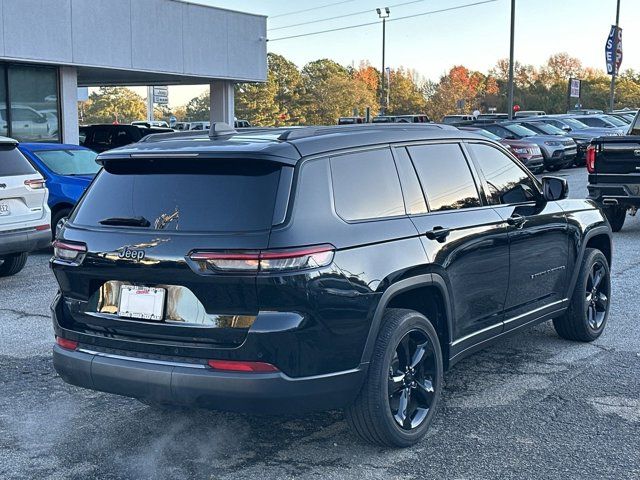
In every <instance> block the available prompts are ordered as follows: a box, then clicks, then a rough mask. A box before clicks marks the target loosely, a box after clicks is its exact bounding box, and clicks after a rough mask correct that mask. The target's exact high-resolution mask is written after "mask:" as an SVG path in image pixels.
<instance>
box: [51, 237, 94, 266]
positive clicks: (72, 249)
mask: <svg viewBox="0 0 640 480" xmlns="http://www.w3.org/2000/svg"><path fill="white" fill-rule="evenodd" d="M86 253H87V246H86V245H84V244H80V243H68V242H62V241H60V240H56V241H55V242H53V256H54V258H55V259H56V260H62V261H63V262H67V263H75V264H79V263H81V262H82V260H84V256H85V254H86Z"/></svg>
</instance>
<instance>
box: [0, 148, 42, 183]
mask: <svg viewBox="0 0 640 480" xmlns="http://www.w3.org/2000/svg"><path fill="white" fill-rule="evenodd" d="M34 173H36V171H35V170H34V168H33V167H32V166H31V164H30V163H29V161H28V160H27V159H26V158H24V156H22V153H20V151H19V150H18V149H17V148H16V147H15V146H13V145H11V146H6V145H5V146H0V177H9V176H12V175H32V174H34Z"/></svg>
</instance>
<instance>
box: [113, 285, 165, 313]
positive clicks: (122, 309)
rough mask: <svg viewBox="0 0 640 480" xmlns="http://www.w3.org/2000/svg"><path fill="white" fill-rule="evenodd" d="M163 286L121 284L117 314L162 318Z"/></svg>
mask: <svg viewBox="0 0 640 480" xmlns="http://www.w3.org/2000/svg"><path fill="white" fill-rule="evenodd" d="M165 295H166V290H165V289H164V288H150V287H138V286H136V285H122V286H121V287H120V302H119V304H118V316H120V317H125V318H140V319H143V320H156V321H160V320H162V319H163V318H164V298H165Z"/></svg>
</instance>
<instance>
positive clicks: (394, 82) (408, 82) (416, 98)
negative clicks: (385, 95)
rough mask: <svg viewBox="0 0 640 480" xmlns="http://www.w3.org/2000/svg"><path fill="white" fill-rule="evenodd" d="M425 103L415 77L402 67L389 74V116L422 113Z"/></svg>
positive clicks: (413, 73) (411, 72) (414, 74)
mask: <svg viewBox="0 0 640 480" xmlns="http://www.w3.org/2000/svg"><path fill="white" fill-rule="evenodd" d="M426 108H427V101H426V99H425V97H424V94H423V91H422V89H421V88H420V85H419V84H418V81H417V75H416V73H415V72H413V71H411V70H406V69H404V68H402V67H400V68H398V69H396V70H391V71H390V72H389V108H388V109H387V113H389V114H390V115H406V114H412V113H424V112H425V110H426Z"/></svg>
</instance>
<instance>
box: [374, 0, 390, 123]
mask: <svg viewBox="0 0 640 480" xmlns="http://www.w3.org/2000/svg"><path fill="white" fill-rule="evenodd" d="M376 12H377V13H378V17H380V18H381V19H382V70H381V71H380V114H384V113H385V110H386V108H387V107H388V106H389V105H387V104H386V103H387V102H386V99H387V96H386V94H385V85H384V74H385V70H384V49H385V43H386V21H387V18H389V13H391V11H390V10H389V7H384V9H382V8H376Z"/></svg>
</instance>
